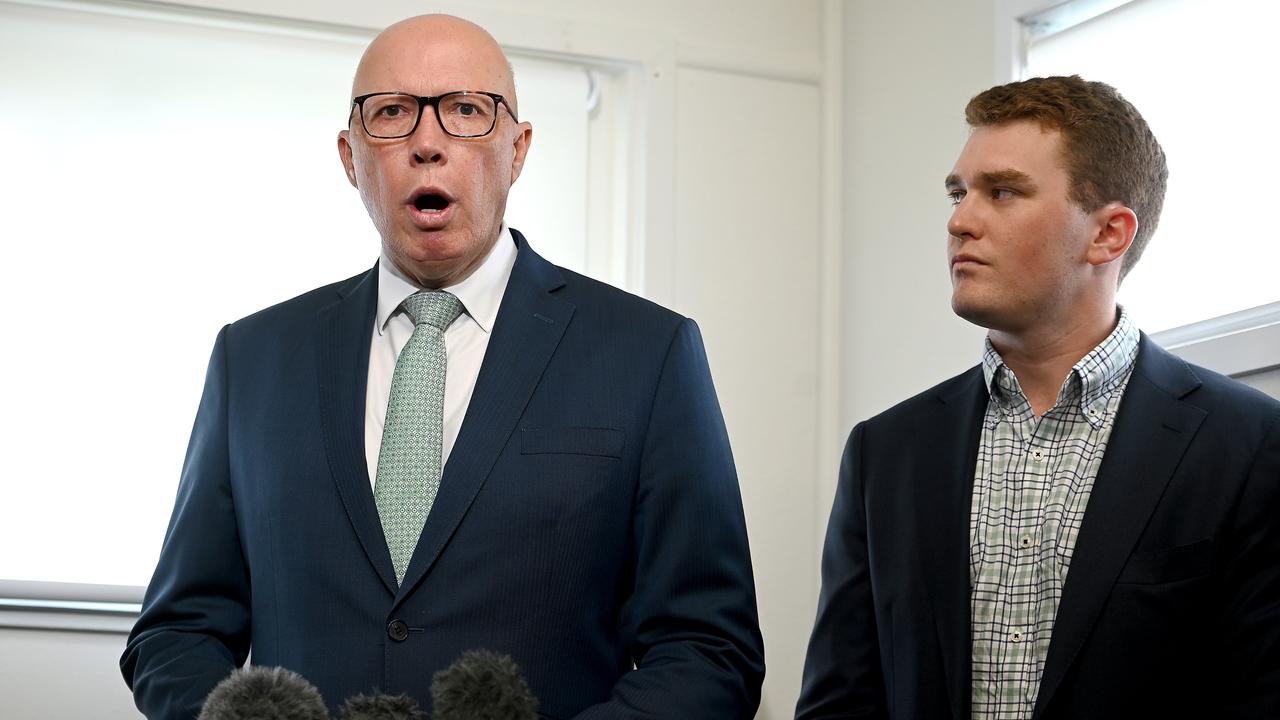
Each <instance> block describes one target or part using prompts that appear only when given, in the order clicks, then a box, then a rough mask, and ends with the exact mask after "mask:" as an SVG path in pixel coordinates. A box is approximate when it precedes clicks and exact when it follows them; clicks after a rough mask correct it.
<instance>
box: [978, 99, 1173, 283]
mask: <svg viewBox="0 0 1280 720" xmlns="http://www.w3.org/2000/svg"><path fill="white" fill-rule="evenodd" d="M964 116H965V120H966V121H968V123H969V125H970V126H972V127H975V128H976V127H983V126H989V125H1002V124H1005V123H1010V122H1015V121H1018V120H1032V121H1034V122H1038V123H1039V124H1040V126H1041V127H1043V128H1046V129H1054V130H1058V131H1059V132H1061V133H1062V159H1063V163H1064V164H1065V166H1066V170H1067V176H1068V178H1069V179H1070V182H1071V193H1070V197H1071V200H1072V202H1074V203H1076V204H1077V205H1079V206H1080V207H1081V208H1083V209H1084V210H1085V211H1086V212H1092V211H1094V210H1097V209H1098V208H1100V207H1102V206H1103V205H1106V204H1107V203H1110V202H1121V203H1124V204H1125V205H1126V206H1128V207H1129V208H1131V209H1132V210H1133V212H1134V214H1135V215H1137V216H1138V230H1137V233H1136V234H1135V235H1134V238H1133V244H1132V245H1131V246H1130V247H1129V251H1128V252H1126V253H1125V255H1124V259H1123V260H1122V261H1121V265H1120V278H1121V279H1122V280H1123V279H1124V276H1125V275H1127V274H1128V273H1129V270H1130V269H1132V268H1133V266H1134V265H1135V264H1136V263H1137V262H1138V258H1139V257H1141V256H1142V251H1143V249H1144V248H1145V247H1146V245H1147V241H1148V240H1150V239H1151V234H1152V233H1154V232H1155V229H1156V225H1158V224H1159V222H1160V210H1161V208H1162V207H1163V206H1164V191H1165V184H1166V182H1167V180H1168V178H1169V169H1168V167H1167V166H1166V165H1165V157H1164V150H1163V149H1161V147H1160V143H1159V142H1158V141H1157V140H1156V137H1155V135H1153V134H1152V133H1151V128H1150V127H1148V126H1147V121H1146V120H1143V119H1142V115H1141V114H1139V113H1138V111H1137V109H1136V108H1134V107H1133V105H1131V104H1130V103H1129V101H1128V100H1125V99H1124V97H1122V96H1121V95H1120V93H1119V92H1117V91H1116V89H1115V88H1113V87H1111V86H1110V85H1107V84H1106V83H1101V82H1090V81H1086V80H1082V79H1081V78H1080V76H1079V75H1072V76H1070V77H1042V78H1031V79H1029V80H1023V81H1020V82H1013V83H1008V84H1007V85H999V86H996V87H993V88H991V89H990V90H986V91H983V92H981V93H979V94H978V95H975V96H974V98H973V99H972V100H970V101H969V104H968V105H967V106H965V109H964Z"/></svg>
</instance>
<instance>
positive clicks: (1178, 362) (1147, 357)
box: [1130, 335, 1280, 422]
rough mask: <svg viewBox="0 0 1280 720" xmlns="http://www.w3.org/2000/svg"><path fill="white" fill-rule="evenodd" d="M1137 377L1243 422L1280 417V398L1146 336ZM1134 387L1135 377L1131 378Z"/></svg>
mask: <svg viewBox="0 0 1280 720" xmlns="http://www.w3.org/2000/svg"><path fill="white" fill-rule="evenodd" d="M1134 374H1135V376H1138V377H1140V378H1142V379H1143V380H1145V381H1147V382H1150V383H1151V384H1152V385H1154V386H1155V387H1156V388H1157V390H1158V391H1160V392H1162V393H1164V394H1166V395H1168V396H1170V397H1172V398H1174V399H1176V400H1180V401H1182V402H1186V403H1189V404H1190V405H1192V406H1194V407H1197V408H1199V409H1200V410H1203V411H1204V412H1205V413H1206V414H1208V415H1212V416H1215V420H1217V421H1223V420H1227V421H1229V422H1241V421H1244V420H1246V419H1250V418H1256V419H1261V420H1262V421H1264V422H1273V421H1275V420H1276V418H1278V417H1280V400H1277V399H1276V398H1273V397H1271V396H1269V395H1267V394H1266V393H1263V392H1261V391H1260V390H1257V389H1256V388H1252V387H1249V386H1248V385H1245V384H1244V383H1242V382H1240V381H1238V380H1234V379H1232V378H1229V377H1227V376H1226V375H1223V374H1221V373H1218V372H1215V371H1213V370H1210V369H1209V368H1206V367H1201V366H1199V365H1195V364H1192V363H1190V362H1187V361H1186V360H1183V359H1182V358H1180V357H1178V356H1176V355H1174V354H1173V353H1171V352H1169V351H1168V350H1166V349H1164V348H1163V347H1161V346H1160V345H1159V344H1158V343H1156V342H1155V341H1154V340H1152V339H1151V338H1149V337H1147V336H1145V335H1144V336H1143V338H1142V344H1141V346H1140V350H1139V353H1138V362H1137V366H1136V367H1135V369H1134ZM1130 383H1131V387H1132V380H1131V381H1130Z"/></svg>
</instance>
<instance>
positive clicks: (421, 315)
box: [373, 290, 462, 584]
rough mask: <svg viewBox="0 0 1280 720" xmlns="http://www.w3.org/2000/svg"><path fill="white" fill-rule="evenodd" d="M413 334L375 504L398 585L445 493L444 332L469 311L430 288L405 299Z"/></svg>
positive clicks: (391, 407)
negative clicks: (438, 495) (433, 507)
mask: <svg viewBox="0 0 1280 720" xmlns="http://www.w3.org/2000/svg"><path fill="white" fill-rule="evenodd" d="M404 310H405V312H406V313H408V315H409V318H410V319H412V320H413V322H414V328H413V335H411V336H410V337H409V342H407V343H405V346H404V349H403V350H401V351H400V357H399V358H398V359H397V360H396V371H395V374H394V375H393V376H392V378H391V397H390V400H388V402H387V421H386V424H384V425H383V427H382V449H381V450H380V451H379V452H378V477H377V480H376V481H375V482H374V485H373V496H374V500H376V501H377V504H378V517H379V518H380V519H381V520H382V532H383V534H384V535H386V538H387V548H388V549H390V550H391V564H392V565H393V566H395V570H396V583H397V584H399V583H401V582H403V581H404V573H405V570H406V569H407V568H408V567H409V558H411V557H413V549H414V548H415V547H417V545H418V537H419V536H420V535H422V526H423V525H425V524H426V522H427V514H428V513H430V512H431V505H432V503H434V502H435V499H436V493H437V492H439V490H440V474H441V472H442V471H443V470H444V465H443V462H442V458H443V454H444V453H443V444H444V377H445V365H446V361H445V352H444V331H445V329H446V328H448V327H449V325H450V324H452V323H453V321H454V320H456V319H457V317H458V315H460V314H461V313H462V303H461V302H459V301H458V298H456V297H454V296H453V295H450V294H449V293H447V292H441V291H437V290H424V291H422V292H417V293H414V294H413V295H410V296H409V298H408V299H406V300H405V301H404Z"/></svg>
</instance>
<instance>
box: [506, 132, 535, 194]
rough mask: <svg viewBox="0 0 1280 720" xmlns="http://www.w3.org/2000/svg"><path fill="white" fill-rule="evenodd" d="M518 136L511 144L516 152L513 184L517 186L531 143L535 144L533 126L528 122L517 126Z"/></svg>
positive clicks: (513, 166) (512, 159)
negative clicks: (517, 179)
mask: <svg viewBox="0 0 1280 720" xmlns="http://www.w3.org/2000/svg"><path fill="white" fill-rule="evenodd" d="M516 130H517V131H518V132H517V133H516V136H515V137H514V138H512V140H511V143H512V145H514V146H515V148H514V149H515V152H514V153H513V154H512V156H511V184H513V185H514V184H515V182H516V178H518V177H520V171H521V170H523V169H524V158H525V156H526V155H528V154H529V143H531V142H533V126H532V125H530V124H529V123H527V122H522V123H520V124H519V125H517V126H516Z"/></svg>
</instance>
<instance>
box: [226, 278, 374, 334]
mask: <svg viewBox="0 0 1280 720" xmlns="http://www.w3.org/2000/svg"><path fill="white" fill-rule="evenodd" d="M364 283H374V284H375V287H374V288H373V290H374V291H375V292H376V290H377V288H376V283H377V279H376V277H374V273H373V271H371V270H365V271H363V272H360V273H359V274H356V275H353V276H351V277H349V278H347V279H346V280H339V281H338V282H333V283H329V284H328V285H322V286H320V287H318V288H315V289H313V290H308V291H307V292H304V293H302V294H301V295H297V296H295V297H292V298H289V299H288V300H284V301H282V302H278V303H276V304H275V305H271V306H269V307H266V308H263V309H262V310H259V311H257V312H255V313H253V314H252V315H246V316H245V317H242V318H240V319H239V320H236V321H235V322H233V323H231V327H232V329H233V330H235V331H237V332H241V333H246V332H252V331H255V330H279V329H281V328H288V327H296V326H298V325H299V324H300V321H303V320H306V319H309V318H313V317H315V316H316V314H317V313H319V312H320V311H321V310H323V309H324V308H326V307H329V306H331V305H333V304H334V303H336V302H338V301H339V300H342V299H343V298H344V297H347V296H349V295H351V294H352V293H353V292H355V291H356V290H357V289H359V288H361V287H363V285H364Z"/></svg>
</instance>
